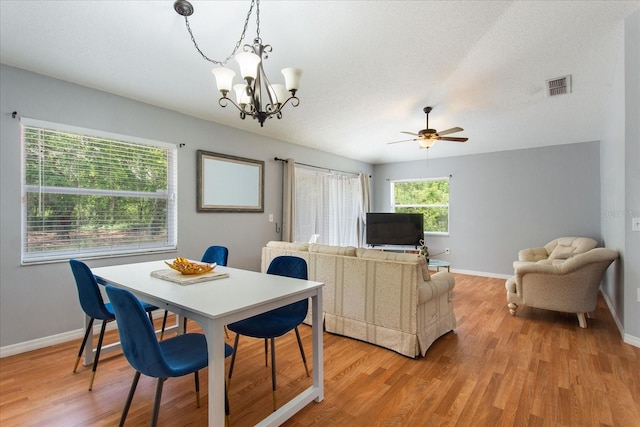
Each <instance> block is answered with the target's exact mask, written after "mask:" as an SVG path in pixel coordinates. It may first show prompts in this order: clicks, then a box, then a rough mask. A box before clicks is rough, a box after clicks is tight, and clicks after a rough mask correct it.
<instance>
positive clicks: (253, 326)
mask: <svg viewBox="0 0 640 427" xmlns="http://www.w3.org/2000/svg"><path fill="white" fill-rule="evenodd" d="M308 306H309V301H308V300H305V301H303V302H301V303H298V302H296V303H293V304H291V305H288V306H285V307H281V308H276V309H275V310H271V311H268V312H266V313H262V314H258V315H256V316H253V317H249V318H248V319H244V320H240V321H238V322H234V323H232V324H230V325H229V326H228V328H229V329H230V330H231V331H233V332H235V333H237V334H240V335H244V336H247V337H253V338H273V337H279V336H282V335H284V334H286V333H287V332H289V331H290V330H291V329H293V328H294V327H295V326H296V325H299V324H300V323H301V322H302V321H303V320H304V318H305V316H306V315H307V310H308ZM296 314H297V315H296ZM292 325H293V326H292Z"/></svg>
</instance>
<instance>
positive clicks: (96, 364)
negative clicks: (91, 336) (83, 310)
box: [89, 320, 109, 391]
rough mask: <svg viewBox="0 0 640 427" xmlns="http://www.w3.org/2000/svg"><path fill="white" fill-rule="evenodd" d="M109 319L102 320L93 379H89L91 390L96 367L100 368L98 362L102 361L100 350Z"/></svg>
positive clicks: (94, 360) (92, 371)
mask: <svg viewBox="0 0 640 427" xmlns="http://www.w3.org/2000/svg"><path fill="white" fill-rule="evenodd" d="M107 323H109V321H108V320H103V321H102V327H101V328H100V337H99V338H98V346H97V347H96V357H94V358H93V368H91V379H90V380H89V391H91V389H92V388H93V380H94V379H95V377H96V369H98V362H99V361H100V350H101V349H102V340H103V339H104V331H105V330H106V329H107Z"/></svg>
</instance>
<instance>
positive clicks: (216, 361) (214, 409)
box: [201, 319, 233, 427]
mask: <svg viewBox="0 0 640 427" xmlns="http://www.w3.org/2000/svg"><path fill="white" fill-rule="evenodd" d="M201 326H202V327H203V330H204V333H205V336H206V337H207V348H208V351H209V426H213V427H215V426H224V425H225V423H224V418H225V414H224V381H225V378H224V327H223V326H224V325H223V324H222V323H220V322H219V321H216V320H213V319H210V320H208V321H207V322H206V324H202V325H201ZM232 411H233V409H232Z"/></svg>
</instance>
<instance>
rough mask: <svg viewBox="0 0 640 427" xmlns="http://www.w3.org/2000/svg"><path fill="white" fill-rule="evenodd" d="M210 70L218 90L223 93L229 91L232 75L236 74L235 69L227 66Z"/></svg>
mask: <svg viewBox="0 0 640 427" xmlns="http://www.w3.org/2000/svg"><path fill="white" fill-rule="evenodd" d="M211 72H212V73H213V75H214V77H215V78H216V85H217V86H218V90H219V91H220V92H222V93H223V94H226V93H227V92H229V91H230V90H231V87H232V85H233V77H234V76H235V75H236V73H235V71H233V70H231V69H229V68H224V67H218V68H214V69H213V70H211Z"/></svg>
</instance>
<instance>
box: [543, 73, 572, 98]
mask: <svg viewBox="0 0 640 427" xmlns="http://www.w3.org/2000/svg"><path fill="white" fill-rule="evenodd" d="M567 93H571V75H568V76H563V77H556V78H555V79H551V80H547V96H556V95H564V94H567Z"/></svg>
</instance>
